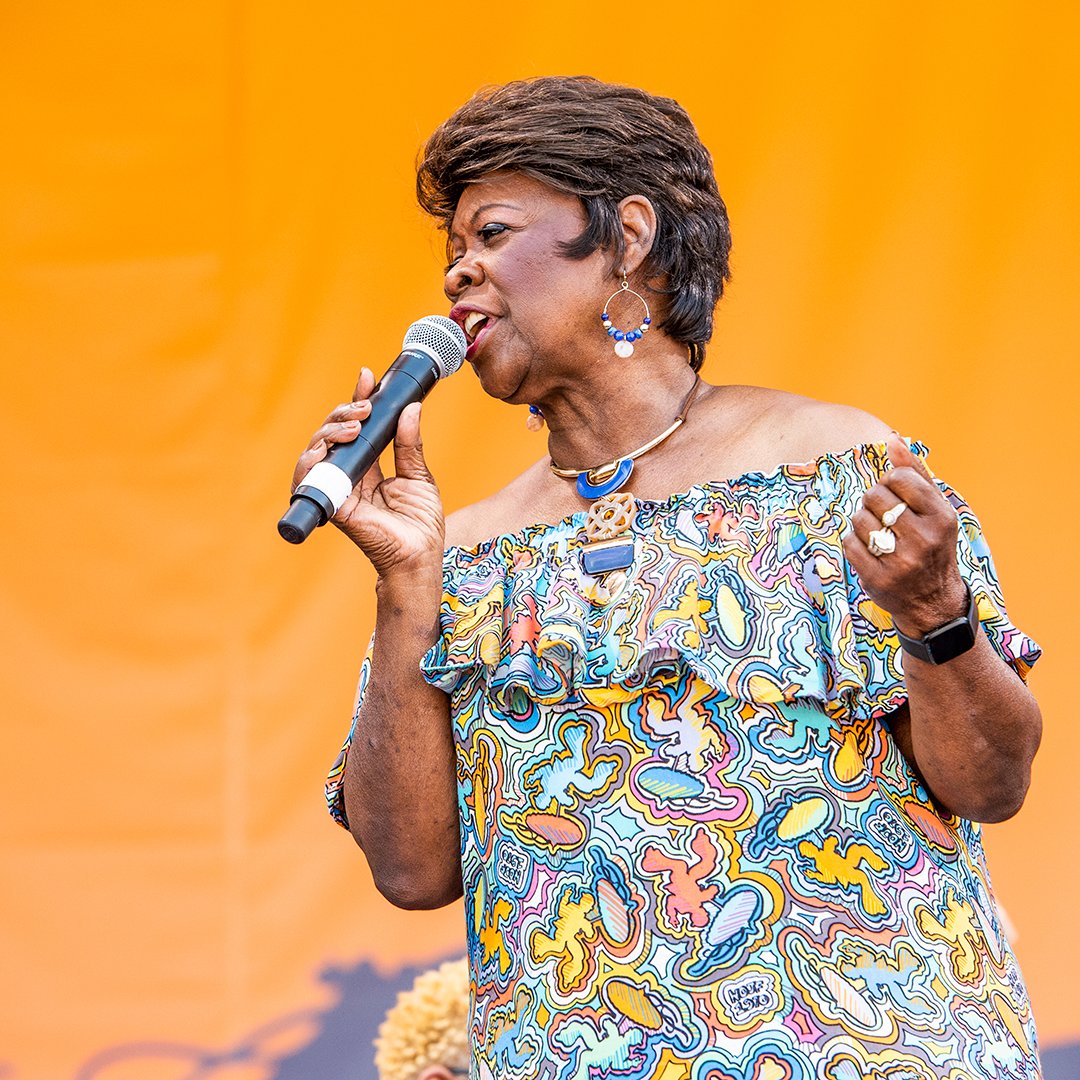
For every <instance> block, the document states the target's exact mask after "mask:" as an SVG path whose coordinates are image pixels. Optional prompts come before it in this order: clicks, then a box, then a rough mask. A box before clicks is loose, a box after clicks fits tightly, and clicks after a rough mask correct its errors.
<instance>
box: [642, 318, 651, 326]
mask: <svg viewBox="0 0 1080 1080" xmlns="http://www.w3.org/2000/svg"><path fill="white" fill-rule="evenodd" d="M641 321H642V322H643V323H644V324H645V325H646V326H648V325H649V324H650V323H651V322H652V319H642V320H641Z"/></svg>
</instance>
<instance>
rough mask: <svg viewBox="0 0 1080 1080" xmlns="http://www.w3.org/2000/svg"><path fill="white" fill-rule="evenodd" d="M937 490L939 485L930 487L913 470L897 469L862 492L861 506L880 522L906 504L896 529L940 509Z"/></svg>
mask: <svg viewBox="0 0 1080 1080" xmlns="http://www.w3.org/2000/svg"><path fill="white" fill-rule="evenodd" d="M936 492H937V489H936V488H934V489H933V490H932V491H930V490H928V489H927V484H926V481H925V480H923V478H922V477H921V476H918V475H917V474H915V473H914V472H912V470H911V469H904V470H894V471H892V472H890V473H888V474H886V476H885V477H882V480H881V482H880V483H877V484H875V485H874V486H873V487H872V488H871V489H870V490H869V491H868V492H866V494H865V495H863V501H862V508H863V509H864V510H869V511H870V513H871V514H873V515H874V516H875V517H876V518H877V519H878V522H879V523H880V522H881V520H882V518H883V517H884V515H885V512H886V511H887V510H895V509H896V508H897V507H898V506H900V504H901V503H903V504H904V505H905V506H907V507H908V509H907V510H902V511H901V513H900V516H899V517H898V518H897V519H896V523H895V528H897V529H901V528H903V527H904V526H905V524H906V525H907V526H908V527H910V526H911V524H912V522H913V520H914V518H916V517H917V516H919V515H920V514H926V513H929V512H930V511H935V510H940V509H941V507H940V503H939V501H938V500H937V499H936V497H935V495H936Z"/></svg>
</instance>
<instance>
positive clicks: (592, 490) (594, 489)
mask: <svg viewBox="0 0 1080 1080" xmlns="http://www.w3.org/2000/svg"><path fill="white" fill-rule="evenodd" d="M633 471H634V463H633V462H632V461H631V460H630V458H623V459H622V460H621V461H620V462H619V463H618V464H617V465H616V466H615V471H614V472H613V473H612V474H611V475H610V476H609V477H608V478H607V479H606V480H601V481H600V483H598V484H591V483H589V480H588V475H589V474H588V473H580V474H579V475H578V478H577V490H578V494H579V495H580V496H581V497H582V498H583V499H600V498H603V497H604V496H605V495H610V494H611V493H612V492H613V491H618V490H619V488H621V487H622V486H623V485H624V484H625V483H626V481H627V480H629V479H630V474H631V473H632V472H633Z"/></svg>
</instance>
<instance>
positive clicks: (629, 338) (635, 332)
mask: <svg viewBox="0 0 1080 1080" xmlns="http://www.w3.org/2000/svg"><path fill="white" fill-rule="evenodd" d="M623 293H629V294H630V295H631V296H633V297H636V298H637V299H638V300H640V301H641V306H642V307H643V308H644V309H645V318H644V319H642V320H641V322H640V324H639V325H637V326H635V327H634V328H633V329H632V330H616V329H615V327H614V326H613V325H612V323H611V316H610V315H608V308H609V307H611V301H612V300H614V299H615V297H616V296H622V295H623ZM600 322H601V323H602V324H603V327H604V329H605V330H606V331H607V334H608V337H610V338H614V339H615V355H616V356H621V357H623V358H624V359H625V358H626V357H628V356H633V355H634V342H635V341H639V340H640V339H641V338H642V337H643V336H644V334H645V332H646V331H647V330H648V329H649V327H650V326H651V325H652V317H651V315H650V314H649V305H648V304H647V303H646V302H645V297H643V296H640V295H639V294H638V293H636V292H634V290H633V289H631V288H630V282H629V281H627V280H626V273H625V271H624V273H623V278H622V284H621V285H620V286H619V287H618V288H617V289H616V290H615V291H614V292H613V293H612V294H611V295H610V296H609V297H608V299H607V303H606V304H605V305H604V310H603V312H602V313H601V315H600Z"/></svg>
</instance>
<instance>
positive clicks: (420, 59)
mask: <svg viewBox="0 0 1080 1080" xmlns="http://www.w3.org/2000/svg"><path fill="white" fill-rule="evenodd" d="M402 7H403V8H406V7H407V9H408V10H401V11H397V12H391V11H389V10H388V9H384V8H381V7H376V6H374V5H363V4H357V3H355V2H345V0H326V2H322V3H319V2H316V3H314V4H287V3H283V2H278V3H275V2H266V3H243V2H240V0H232V2H225V0H222V2H219V3H214V2H210V0H189V2H187V3H185V4H183V5H178V4H160V5H159V4H147V3H145V2H135V0H116V2H114V3H111V4H106V5H104V6H103V5H101V4H90V3H88V2H85V0H70V2H67V3H61V2H58V0H36V2H35V3H33V4H8V5H6V8H5V11H4V12H3V14H2V16H0V50H2V56H0V61H2V62H0V154H2V160H3V165H2V166H0V304H2V306H3V312H2V319H0V365H2V372H3V385H2V392H0V439H2V444H3V450H4V455H3V461H4V463H5V465H6V474H7V482H6V485H5V488H6V491H5V496H4V506H5V512H4V514H3V528H2V529H0V544H2V551H3V567H4V573H3V584H2V586H0V616H2V620H3V628H4V647H3V650H2V656H3V688H2V705H0V707H2V709H3V732H4V738H3V751H2V753H0V791H2V793H3V813H2V815H0V874H2V875H3V887H2V889H0V935H2V939H0V957H2V958H3V959H2V962H0V987H2V990H0V997H2V1000H0V1016H2V1017H3V1021H2V1023H0V1029H2V1031H3V1034H2V1036H0V1062H2V1063H3V1064H0V1075H2V1076H4V1077H5V1078H8V1077H10V1078H12V1080H14V1078H16V1077H17V1078H18V1080H31V1078H39V1077H40V1078H54V1077H68V1076H74V1075H75V1074H76V1073H77V1071H78V1070H79V1069H80V1066H81V1065H82V1064H83V1063H86V1062H88V1061H90V1060H91V1059H92V1058H93V1056H94V1055H95V1054H97V1053H98V1052H99V1051H102V1050H103V1049H104V1048H107V1047H110V1046H117V1045H119V1044H124V1043H129V1042H132V1041H137V1040H159V1041H161V1042H162V1043H169V1042H174V1043H177V1044H181V1043H183V1044H197V1045H199V1046H202V1047H204V1048H219V1049H221V1048H228V1047H234V1046H236V1045H237V1040H241V1039H243V1038H244V1034H245V1033H249V1032H251V1031H252V1030H253V1029H255V1028H257V1027H259V1026H260V1025H266V1024H269V1023H271V1022H272V1021H274V1019H275V1018H280V1017H284V1016H287V1015H290V1014H291V1013H292V1012H293V1011H295V1010H302V1009H319V1008H324V1007H325V1006H326V1005H327V1003H328V1002H329V1001H330V1000H331V999H332V997H333V995H334V993H335V990H334V988H333V986H331V985H329V984H328V983H327V982H326V981H325V980H320V978H319V977H318V973H319V971H320V970H322V969H323V968H324V967H325V965H334V964H338V965H343V966H349V965H355V964H358V963H360V962H362V961H367V962H370V963H371V964H373V965H375V967H376V968H377V969H378V970H379V971H383V972H392V971H394V970H396V969H398V968H400V967H401V966H402V965H409V964H420V963H425V962H427V961H431V960H434V959H435V958H437V957H441V956H444V955H447V954H449V953H453V952H455V951H460V948H461V942H462V933H461V929H462V928H461V925H460V924H461V911H460V907H459V906H458V905H455V906H453V907H451V908H450V909H448V910H446V911H442V912H436V913H431V914H412V913H405V912H399V911H396V910H394V909H393V908H391V907H390V906H389V905H388V904H386V903H385V902H383V901H382V900H381V899H380V898H379V897H378V895H377V894H376V893H375V891H374V889H373V887H372V885H371V881H370V877H369V875H368V872H367V870H366V867H365V865H364V863H363V859H362V858H361V856H360V855H359V853H358V852H357V851H356V849H355V848H354V847H353V845H352V843H351V841H350V840H349V839H348V837H347V836H346V835H345V834H344V833H342V832H340V831H339V830H338V829H337V828H335V827H334V826H332V825H331V824H330V822H329V819H328V818H327V817H326V815H325V812H324V810H323V808H322V795H321V784H322V778H323V775H324V773H325V770H326V767H327V766H328V765H329V763H330V761H331V759H332V758H333V756H334V753H335V751H336V750H337V747H338V745H339V741H340V738H341V736H342V734H343V731H344V728H345V726H346V724H347V720H348V714H349V709H350V704H351V700H352V694H353V688H354V680H355V674H356V669H357V667H358V662H359V659H360V656H361V653H362V650H363V647H364V645H365V643H366V641H367V637H368V633H369V631H370V627H371V622H372V576H371V574H370V573H369V571H368V570H367V569H366V568H365V566H364V565H363V563H362V560H361V559H360V558H359V557H358V556H357V555H356V553H355V552H354V551H353V550H351V549H350V547H349V545H348V544H347V543H345V542H344V541H343V540H342V539H341V538H340V537H338V536H336V535H333V534H331V533H330V532H325V531H324V532H321V533H319V534H318V535H317V536H316V537H315V538H313V540H312V541H310V542H309V543H308V544H306V545H304V546H303V547H302V548H299V549H296V548H292V547H289V546H288V545H286V544H285V543H283V542H282V541H281V540H280V539H279V538H278V536H277V535H276V532H275V529H274V524H275V522H276V520H277V517H278V516H279V514H280V512H281V511H282V509H283V507H284V505H285V499H286V495H287V481H288V478H289V475H290V472H291V469H292V465H293V461H294V459H295V457H296V455H297V453H298V452H299V450H300V449H301V447H302V446H303V445H304V443H305V442H306V440H307V437H308V434H309V432H310V431H311V430H312V429H313V428H314V427H315V426H316V425H317V423H318V422H319V421H320V420H321V418H322V416H323V415H324V414H325V413H326V412H327V411H328V410H329V408H330V407H331V406H332V405H334V404H335V403H336V402H338V401H339V400H342V399H344V398H346V397H347V396H348V395H349V393H350V391H351V386H352V383H353V380H354V378H355V374H356V371H357V369H358V367H359V365H360V364H361V362H366V363H369V364H371V365H373V366H375V367H376V368H378V367H380V366H381V365H384V364H385V363H386V362H388V361H389V359H390V358H392V357H393V355H395V353H396V350H397V347H398V343H399V341H400V337H401V334H402V332H403V330H404V328H405V326H406V325H407V324H408V323H409V322H411V321H412V320H413V319H414V318H416V317H418V316H419V315H421V314H426V313H428V312H441V311H445V309H446V304H445V302H444V300H443V298H442V295H441V291H440V268H441V263H442V252H441V242H440V240H439V239H438V237H437V236H436V235H435V233H434V232H433V230H432V228H431V226H430V224H429V223H428V222H427V221H426V220H424V219H423V217H422V216H421V214H420V212H419V211H418V210H417V209H416V208H415V207H414V204H413V200H412V194H411V188H412V164H413V158H414V155H415V152H416V150H417V147H418V146H419V144H420V143H421V141H422V139H423V137H424V136H425V135H426V134H427V133H428V132H429V131H430V130H431V129H432V128H433V127H434V126H435V125H436V123H438V121H439V120H441V119H442V118H443V117H444V116H445V115H446V114H447V113H448V112H449V111H451V110H452V109H453V108H454V107H455V106H456V105H457V104H459V103H460V102H461V101H462V100H464V99H465V98H466V97H467V96H468V95H469V94H470V93H471V92H472V91H473V90H474V89H475V88H476V87H477V86H478V85H480V84H483V83H486V82H497V81H504V80H506V79H509V78H514V77H519V76H524V75H533V74H542V73H550V72H568V73H577V72H589V73H593V74H596V75H599V76H601V77H603V78H608V79H613V80H621V81H629V82H634V83H637V84H639V85H642V86H644V87H646V88H647V89H650V90H653V91H656V92H662V93H666V94H671V95H672V96H675V97H677V98H678V99H679V100H680V101H681V102H682V103H683V104H684V105H685V106H686V107H687V108H688V109H689V111H690V113H691V115H693V116H694V117H695V119H696V120H697V123H698V125H699V128H700V130H701V133H702V136H703V138H704V139H705V141H706V143H707V144H708V145H709V146H710V147H711V148H712V150H713V153H714V156H715V159H716V166H717V173H718V176H719V180H720V186H721V190H722V191H723V193H724V195H725V197H726V199H727V201H728V205H729V209H730V211H731V216H732V220H733V227H734V235H735V251H734V270H735V279H734V281H733V283H732V286H731V290H730V295H729V296H728V297H727V298H726V299H725V301H724V303H723V305H722V307H721V313H720V317H719V320H718V332H717V337H716V339H715V342H714V345H713V347H712V349H711V350H710V355H709V360H708V362H707V367H706V374H707V375H709V376H710V377H711V378H712V379H713V380H725V379H730V380H733V381H750V382H762V383H767V384H773V385H781V386H784V387H787V388H789V389H792V390H795V391H798V392H802V393H809V394H811V395H814V396H817V397H824V398H832V399H839V400H842V401H845V402H849V403H854V404H858V405H861V406H863V407H864V408H868V409H870V410H871V411H874V412H877V413H879V414H881V415H883V416H884V417H885V418H887V419H888V420H889V421H890V422H892V423H893V424H894V425H895V426H897V427H899V428H900V429H901V430H903V431H904V432H905V433H909V434H914V435H918V436H919V437H921V438H923V439H924V440H926V441H927V442H928V443H929V444H930V445H931V446H932V448H933V450H934V455H933V458H932V461H933V464H934V466H935V468H936V470H937V471H938V472H939V473H940V474H941V475H943V476H946V477H947V478H949V479H950V480H951V481H952V482H953V483H954V484H955V485H956V486H957V487H958V488H959V489H960V490H961V491H963V492H964V494H965V495H966V496H967V497H968V499H969V500H970V501H971V502H972V504H973V505H974V506H975V507H976V508H977V510H978V511H979V512H980V514H981V516H982V518H983V522H984V525H985V526H986V528H987V531H988V533H989V536H990V538H991V541H992V544H993V546H994V550H995V553H996V556H997V561H998V567H999V570H1000V572H1001V575H1002V577H1003V580H1004V582H1005V585H1006V593H1007V596H1008V598H1009V600H1010V607H1011V609H1012V614H1013V615H1014V617H1015V619H1016V620H1017V621H1018V622H1019V623H1020V624H1021V625H1023V626H1024V627H1025V628H1026V629H1028V630H1029V631H1030V632H1031V633H1032V634H1033V635H1034V636H1035V637H1036V638H1037V639H1038V640H1039V641H1040V642H1041V643H1042V644H1043V645H1044V646H1045V648H1046V650H1047V657H1046V659H1045V660H1044V661H1043V663H1042V664H1041V665H1040V666H1039V667H1038V668H1037V669H1036V672H1035V674H1034V677H1033V686H1034V689H1035V690H1036V692H1037V693H1038V694H1039V695H1040V697H1041V700H1042V702H1043V704H1044V713H1045V717H1046V734H1045V739H1044V746H1043V750H1042V753H1041V755H1040V757H1039V759H1038V761H1037V766H1036V771H1035V784H1034V788H1033V790H1032V794H1031V796H1030V798H1029V801H1028V804H1027V806H1026V807H1025V808H1024V810H1023V812H1022V813H1021V814H1020V816H1019V817H1018V818H1016V819H1014V820H1013V821H1011V822H1009V823H1007V824H1005V825H1002V826H999V827H994V828H992V829H989V830H988V834H989V839H988V846H989V848H990V858H991V868H992V870H993V871H994V874H995V879H996V883H997V887H998V891H999V894H1000V897H1001V899H1002V900H1003V902H1004V904H1005V905H1006V907H1007V909H1008V912H1009V914H1010V916H1011V918H1012V921H1013V923H1014V924H1015V925H1016V928H1017V931H1018V934H1019V943H1018V951H1019V954H1020V958H1021V962H1022V964H1023V966H1024V968H1025V971H1026V974H1027V978H1028V981H1029V984H1030V988H1031V992H1032V996H1033V998H1034V1002H1035V1009H1036V1016H1037V1017H1038V1019H1039V1023H1040V1027H1041V1033H1042V1039H1043V1042H1044V1044H1046V1045H1053V1044H1060V1043H1064V1042H1068V1041H1070V1040H1072V1039H1075V1038H1080V1008H1078V1004H1080V991H1078V990H1077V989H1076V981H1075V978H1074V977H1073V976H1074V974H1075V972H1076V971H1077V970H1078V968H1080V941H1078V934H1077V932H1076V930H1075V924H1076V918H1075V914H1074V913H1073V898H1074V896H1075V895H1076V891H1077V885H1078V880H1077V879H1078V869H1077V863H1076V861H1075V859H1074V858H1073V856H1074V853H1075V850H1076V845H1075V842H1074V840H1073V839H1072V831H1073V827H1074V808H1075V791H1076V787H1077V779H1076V776H1075V761H1076V752H1077V748H1078V746H1080V734H1078V727H1077V725H1076V724H1075V723H1074V722H1073V718H1072V714H1071V706H1070V699H1071V695H1072V691H1070V689H1069V686H1068V677H1069V676H1068V671H1069V670H1074V667H1073V665H1075V663H1076V657H1075V651H1074V640H1073V639H1074V637H1075V634H1074V625H1075V614H1074V611H1075V602H1074V601H1073V593H1074V585H1073V582H1072V579H1073V576H1074V571H1073V569H1072V567H1073V562H1074V557H1075V550H1074V548H1075V536H1076V532H1077V525H1078V521H1077V518H1078V515H1077V496H1076V486H1075V484H1074V483H1073V482H1071V481H1069V480H1068V479H1067V477H1066V478H1065V479H1063V477H1065V473H1064V471H1063V470H1064V465H1065V464H1068V462H1069V461H1070V460H1071V459H1072V457H1073V456H1074V453H1075V451H1074V448H1073V437H1074V417H1075V411H1076V406H1077V393H1076V391H1077V375H1076V366H1077V357H1078V348H1077V346H1078V344H1080V333H1078V331H1080V305H1078V304H1077V301H1076V297H1077V295H1078V291H1080V154H1078V146H1080V140H1078V138H1077V108H1076V107H1077V104H1078V101H1080V93H1078V89H1077V80H1076V78H1075V75H1074V73H1073V72H1074V63H1073V61H1074V56H1075V50H1076V48H1077V45H1078V44H1080V34H1078V31H1080V16H1078V15H1077V10H1078V9H1077V8H1076V6H1075V5H1066V4H1054V3H1042V4H1040V3H1024V4H1020V3H1016V4H997V5H995V4H992V3H991V4H987V3H979V4H974V3H972V4H966V3H964V4H946V5H941V4H931V3H908V4H904V5H896V4H887V3H881V4H877V3H871V4H858V5H855V4H837V3H826V4H814V5H809V4H794V3H792V4H783V3H781V4H779V5H768V6H767V7H763V6H762V5H760V4H756V3H749V2H746V3H743V2H732V3H725V4H717V3H711V4H708V5H704V4H703V5H701V7H700V8H698V9H694V8H693V7H687V6H685V5H664V6H663V8H656V7H654V6H652V5H645V4H643V3H640V2H639V0H624V2H622V3H619V4H616V5H611V4H609V5H606V6H601V7H595V6H594V7H593V8H591V9H588V10H582V9H579V7H578V6H577V5H571V4H569V3H567V4H534V5H523V6H521V7H514V8H511V7H510V6H508V5H478V6H474V7H468V6H465V7H462V6H460V5H458V6H456V7H453V8H450V7H437V6H435V5H430V4H425V3H413V4H411V5H403V6H402ZM425 414H426V425H427V426H426V432H425V436H426V443H427V446H428V447H429V453H430V462H431V465H432V467H433V469H434V471H435V472H436V475H437V476H438V477H439V479H440V481H441V486H442V489H443V492H444V496H445V500H446V503H447V505H448V507H449V508H454V507H457V506H459V505H462V504H464V503H466V502H468V501H470V500H472V499H474V498H476V497H478V496H480V495H482V494H484V493H486V492H487V491H489V490H490V489H491V488H492V487H494V486H495V485H497V484H499V483H501V482H502V481H504V480H506V479H508V478H509V477H510V476H511V475H513V474H514V473H515V472H517V471H518V470H520V469H521V468H523V467H524V466H525V465H526V464H528V463H529V462H531V461H532V460H533V459H535V458H536V457H538V456H540V454H541V453H542V452H543V442H542V439H538V438H536V437H532V436H530V435H529V434H528V433H527V432H526V431H525V429H524V425H523V419H524V416H523V414H522V410H512V409H509V408H507V407H505V406H502V405H499V404H497V403H494V402H491V401H487V400H485V399H484V398H483V397H482V395H481V392H480V390H479V387H478V385H477V383H476V382H475V380H474V379H473V377H472V376H471V374H467V373H466V374H462V375H460V376H459V377H457V378H456V379H454V380H451V381H450V382H448V383H447V384H446V385H445V386H444V387H442V388H441V389H439V390H438V392H437V393H436V394H435V395H434V396H433V398H432V399H431V402H430V403H429V406H428V408H427V409H426V410H425ZM305 1030H306V1033H305ZM311 1031H312V1028H311V1025H310V1024H309V1025H308V1028H307V1029H305V1028H304V1025H303V1024H294V1025H293V1026H292V1027H291V1028H288V1027H286V1028H283V1029H282V1030H281V1031H280V1032H279V1033H278V1036H277V1037H278V1038H279V1039H280V1040H281V1047H285V1048H286V1049H287V1044H289V1041H290V1040H292V1043H293V1044H295V1045H300V1044H302V1042H303V1040H304V1039H305V1038H308V1037H310V1035H311ZM121 1074H122V1075H124V1076H125V1077H126V1076H128V1075H129V1073H126V1072H122V1070H121V1069H120V1068H119V1067H117V1068H115V1069H113V1070H112V1071H109V1070H107V1069H102V1070H100V1072H99V1073H98V1074H95V1075H101V1076H106V1075H107V1076H108V1077H109V1080H113V1078H114V1077H120V1076H121ZM130 1075H131V1076H132V1077H136V1076H137V1077H138V1080H153V1077H155V1076H156V1075H157V1073H153V1072H152V1071H151V1070H149V1068H148V1067H144V1068H142V1069H141V1070H136V1071H134V1072H131V1073H130ZM161 1075H165V1074H164V1072H163V1073H162V1074H161ZM184 1075H187V1074H184ZM199 1075H203V1074H199ZM207 1075H209V1074H207ZM213 1075H214V1076H215V1077H226V1076H227V1077H229V1078H230V1080H232V1078H237V1080H239V1078H245V1080H248V1078H251V1080H253V1078H255V1077H257V1076H258V1077H263V1076H267V1075H268V1070H267V1068H266V1067H265V1066H260V1065H258V1064H257V1063H255V1062H253V1061H248V1062H247V1063H244V1062H241V1061H235V1062H233V1063H231V1064H230V1063H228V1062H223V1063H221V1065H220V1068H219V1069H218V1071H216V1072H214V1074H213Z"/></svg>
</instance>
